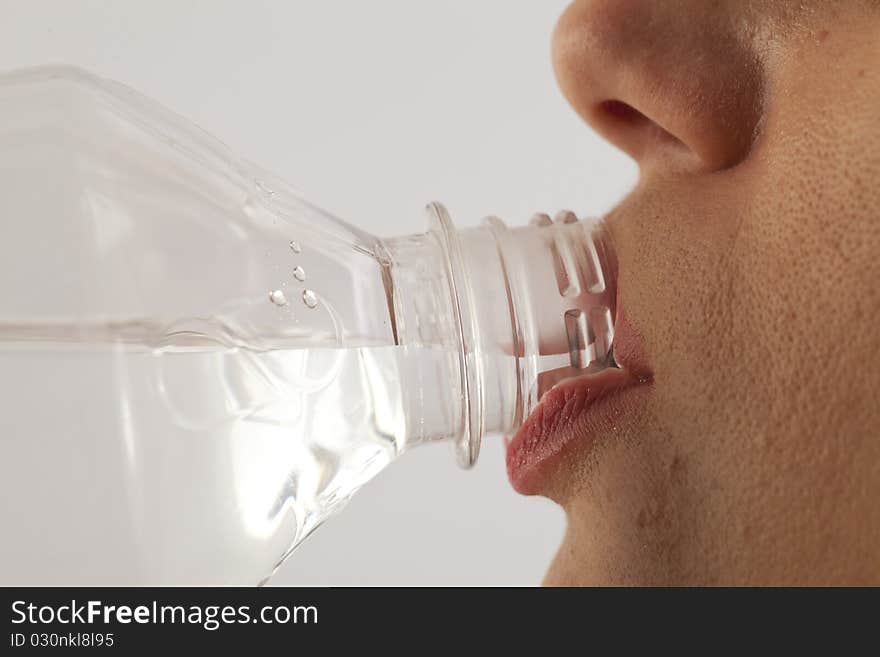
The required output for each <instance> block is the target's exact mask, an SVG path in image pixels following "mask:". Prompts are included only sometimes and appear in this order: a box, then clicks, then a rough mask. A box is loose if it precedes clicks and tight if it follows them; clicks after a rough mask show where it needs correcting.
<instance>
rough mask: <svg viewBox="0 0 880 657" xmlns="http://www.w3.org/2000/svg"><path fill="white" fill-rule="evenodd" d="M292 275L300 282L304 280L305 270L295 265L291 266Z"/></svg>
mask: <svg viewBox="0 0 880 657" xmlns="http://www.w3.org/2000/svg"><path fill="white" fill-rule="evenodd" d="M293 277H294V278H295V279H296V280H298V281H300V282H302V281H304V280H306V270H305V269H303V268H302V267H300V266H299V265H297V266H296V267H294V268H293Z"/></svg>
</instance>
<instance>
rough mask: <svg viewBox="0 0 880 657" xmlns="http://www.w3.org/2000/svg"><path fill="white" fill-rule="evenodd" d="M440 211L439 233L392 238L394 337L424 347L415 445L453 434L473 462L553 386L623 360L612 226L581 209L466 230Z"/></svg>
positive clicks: (410, 390)
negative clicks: (484, 443) (615, 350)
mask: <svg viewBox="0 0 880 657" xmlns="http://www.w3.org/2000/svg"><path fill="white" fill-rule="evenodd" d="M429 213H430V214H431V218H432V226H431V230H430V231H429V232H427V233H425V234H422V235H414V236H408V237H402V238H395V239H392V240H387V241H386V242H384V246H385V248H386V249H387V251H388V261H389V262H390V263H391V264H390V266H389V276H388V279H389V280H388V281H387V284H386V287H387V289H388V290H389V291H390V292H389V307H390V309H393V310H392V312H391V313H390V315H391V318H392V320H391V321H392V322H393V325H392V331H393V333H394V336H395V342H396V344H397V345H398V346H400V347H402V348H403V349H404V350H405V351H407V352H409V353H411V355H417V356H418V357H417V358H410V357H405V358H404V359H403V360H404V361H405V363H406V371H405V374H406V375H407V376H408V377H410V378H407V379H406V380H407V381H408V382H409V381H412V382H413V383H412V385H410V384H409V383H408V384H407V390H405V391H404V392H403V394H404V397H405V400H404V406H405V411H406V413H405V414H406V417H407V418H411V420H412V424H411V426H408V427H407V434H408V436H410V438H408V442H409V443H410V444H413V443H418V442H422V441H425V440H433V439H439V438H447V437H452V438H453V439H454V441H455V444H456V455H457V458H458V461H459V463H460V464H462V465H463V466H466V467H467V466H470V465H472V464H473V463H474V462H475V460H476V458H477V455H478V454H479V448H480V443H481V440H482V437H483V436H484V435H486V434H505V435H507V434H511V433H513V432H515V431H516V429H517V428H518V427H519V426H520V424H521V423H522V421H523V420H524V419H525V418H526V417H527V416H528V414H529V413H530V412H531V411H532V409H533V408H534V407H535V406H536V405H537V403H538V401H539V400H540V397H541V395H542V394H543V392H545V390H546V389H547V388H549V387H550V386H552V385H553V383H555V382H556V381H558V380H560V379H561V378H564V377H565V376H571V375H574V374H576V373H578V372H581V371H583V370H586V369H588V368H596V367H604V366H606V365H607V364H609V363H610V362H612V356H611V344H612V339H613V330H614V329H613V318H614V311H615V300H616V290H615V286H614V275H613V271H614V267H615V264H614V262H613V253H612V251H611V248H610V244H609V243H608V239H607V236H606V234H605V231H604V228H603V226H602V224H601V223H596V222H594V223H587V222H580V221H578V220H577V218H576V217H575V216H574V215H573V214H572V213H560V214H559V215H557V217H556V220H555V221H553V220H551V219H550V218H549V217H547V216H546V215H538V216H536V217H535V218H534V219H533V221H532V223H531V224H530V225H529V226H525V227H522V228H516V229H512V230H511V229H508V228H506V227H505V225H504V224H503V223H502V222H501V221H500V220H498V219H495V218H490V219H488V220H486V222H485V223H484V225H483V226H481V227H478V228H472V229H466V230H462V231H456V230H455V229H454V227H453V226H452V223H451V221H450V219H449V217H448V214H447V213H446V210H445V209H444V208H443V207H442V206H440V205H432V206H430V207H429ZM426 395H427V396H426ZM409 421H410V420H408V422H409Z"/></svg>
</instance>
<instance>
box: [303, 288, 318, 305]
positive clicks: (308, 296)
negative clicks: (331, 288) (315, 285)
mask: <svg viewBox="0 0 880 657" xmlns="http://www.w3.org/2000/svg"><path fill="white" fill-rule="evenodd" d="M303 303H304V304H306V305H307V306H308V307H309V308H314V307H315V306H317V305H318V297H317V296H315V293H314V292H312V291H311V290H303Z"/></svg>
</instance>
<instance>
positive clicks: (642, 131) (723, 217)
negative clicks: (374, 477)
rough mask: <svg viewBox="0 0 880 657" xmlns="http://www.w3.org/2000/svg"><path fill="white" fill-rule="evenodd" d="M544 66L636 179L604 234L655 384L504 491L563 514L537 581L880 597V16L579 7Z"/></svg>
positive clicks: (633, 341)
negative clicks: (878, 591) (722, 586)
mask: <svg viewBox="0 0 880 657" xmlns="http://www.w3.org/2000/svg"><path fill="white" fill-rule="evenodd" d="M554 59H555V65H556V71H557V75H558V78H559V82H560V86H561V87H562V90H563V92H564V93H565V95H566V96H567V97H568V99H569V100H570V102H571V104H572V105H573V107H574V108H575V110H576V111H577V112H578V113H579V114H580V115H581V116H582V117H583V118H584V119H585V120H586V121H587V122H588V123H589V124H590V125H591V126H592V127H593V128H594V129H596V130H597V131H599V132H600V133H601V134H603V135H604V136H605V137H607V138H608V139H609V140H610V141H612V142H613V143H614V144H616V145H617V146H619V147H620V148H622V149H623V150H625V151H626V152H627V153H629V154H630V155H631V156H632V157H633V158H635V159H636V160H637V161H638V163H639V165H640V168H641V180H640V182H639V184H638V186H637V188H636V189H635V190H634V191H633V192H632V193H631V194H630V195H629V197H627V198H626V199H625V200H624V201H623V203H622V204H621V205H620V206H619V207H618V208H617V209H616V210H615V211H614V212H613V213H612V214H611V216H610V217H609V226H610V230H611V233H612V235H613V238H614V241H615V244H616V246H617V257H618V260H619V281H618V287H619V292H618V293H619V309H618V318H617V322H618V331H619V333H620V334H621V335H623V334H626V336H627V344H626V345H623V348H622V349H621V352H620V353H619V354H618V356H619V360H620V361H622V365H623V366H624V367H626V366H627V359H628V358H629V357H631V358H633V359H634V360H638V361H639V362H640V366H643V369H645V370H647V373H648V374H650V378H651V382H650V383H649V384H647V385H645V386H641V387H640V389H643V392H642V391H640V392H639V393H638V394H633V395H632V396H633V399H637V402H633V403H632V404H629V405H627V404H623V405H621V408H630V409H631V412H621V413H619V414H618V415H617V416H616V417H614V421H613V423H612V424H610V425H609V424H608V423H604V424H603V423H597V422H595V421H593V420H592V419H591V417H590V404H589V403H586V404H580V406H579V407H578V408H577V412H573V413H567V414H566V415H565V416H564V418H563V421H559V422H556V423H555V424H554V425H553V431H556V432H560V433H565V434H566V435H567V436H568V437H569V438H570V439H569V440H568V441H567V442H566V447H565V449H563V450H561V451H560V452H559V453H558V454H557V455H556V456H554V457H552V458H550V459H548V460H547V461H546V462H545V463H544V464H543V465H542V466H541V468H539V469H538V471H536V472H533V473H531V474H530V475H529V476H527V477H521V478H520V481H519V482H518V487H519V488H520V490H522V492H526V493H537V494H542V495H546V496H548V497H550V498H552V499H554V500H555V501H557V502H558V503H560V504H561V505H562V506H563V507H564V508H565V510H566V513H567V517H568V531H567V534H566V537H565V540H564V543H563V545H562V547H561V548H560V550H559V553H558V554H557V556H556V559H555V561H554V563H553V565H552V567H551V569H550V571H549V573H548V575H547V580H546V581H547V583H549V584H583V583H592V584H609V583H640V584H661V583H701V584H709V583H775V584H787V583H788V584H791V583H798V584H807V583H860V582H873V583H875V584H876V583H880V550H878V549H877V546H878V545H880V504H878V500H880V325H878V323H877V322H878V319H880V3H878V2H876V1H873V0H872V1H869V0H864V1H861V0H851V1H847V2H831V1H827V2H824V1H821V0H811V1H806V2H804V1H800V0H797V1H795V0H791V1H782V0H780V1H777V2H763V1H757V0H756V1H747V0H717V1H715V2H706V1H705V0H679V1H677V2H654V1H653V0H577V1H576V2H574V3H573V4H572V5H571V7H569V9H568V10H567V11H566V13H565V15H564V16H563V17H562V19H561V21H560V23H559V26H558V29H557V31H556V34H555V38H554ZM628 352H629V353H628ZM633 354H636V355H633ZM631 392H632V390H623V391H621V392H620V395H621V396H625V395H627V394H630V393H631ZM612 394H613V393H612ZM600 426H601V427H604V429H605V430H602V431H600V430H598V428H597V427H600Z"/></svg>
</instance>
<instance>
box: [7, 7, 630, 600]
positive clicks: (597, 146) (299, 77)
mask: <svg viewBox="0 0 880 657" xmlns="http://www.w3.org/2000/svg"><path fill="white" fill-rule="evenodd" d="M565 5H566V2H564V1H563V0H518V1H517V2H512V1H511V0H444V1H442V2H441V1H439V0H371V1H369V2H363V1H360V0H287V1H281V0H278V1H276V2H266V1H256V0H238V1H236V2H231V1H227V2H220V1H217V0H212V1H208V0H161V1H160V0H143V1H140V2H135V1H134V0H128V1H125V2H121V1H120V2H109V1H104V2H99V1H84V0H55V1H54V2H53V1H48V0H20V1H16V0H0V69H3V70H8V69H13V68H18V67H22V66H31V65H37V64H49V63H55V64H75V65H79V66H82V67H85V68H87V69H90V70H92V71H93V72H95V73H98V74H100V75H104V76H107V77H111V78H114V79H117V80H119V81H121V82H125V83H127V84H129V85H130V86H133V87H134V88H136V89H138V90H140V91H142V92H143V93H145V94H146V95H148V96H152V97H153V98H155V99H156V100H158V101H160V102H161V103H163V104H165V105H167V106H168V107H170V108H172V109H174V110H176V111H177V112H179V113H180V114H183V115H184V116H186V117H188V118H190V119H192V120H193V121H195V122H196V123H197V124H199V125H201V126H202V127H203V128H205V129H207V130H208V131H209V132H212V133H214V134H215V135H217V136H219V137H220V138H221V139H223V140H224V141H226V142H227V143H228V144H229V145H230V146H232V148H233V149H234V150H236V151H238V152H239V153H241V154H242V155H244V156H245V157H247V158H248V159H250V160H253V161H255V162H257V163H259V164H261V165H263V166H265V167H267V168H268V169H270V170H273V171H275V172H276V173H277V174H278V175H279V176H280V177H282V178H284V179H286V180H288V181H289V182H291V183H293V184H294V186H296V187H298V188H299V189H301V190H302V191H303V192H304V193H305V194H306V196H308V197H309V198H310V199H311V200H312V201H314V202H317V203H318V204H319V205H322V206H324V207H326V208H327V209H329V210H331V211H332V212H334V213H335V214H337V215H339V216H341V217H343V218H345V219H347V220H348V221H350V222H353V223H356V224H358V225H360V226H362V227H364V228H366V229H367V230H370V231H372V232H374V233H378V234H381V235H391V234H396V233H406V232H418V231H420V230H421V229H422V227H423V225H424V218H423V216H422V207H423V205H424V204H425V203H426V202H427V201H430V200H435V199H436V200H442V201H443V202H445V203H446V204H447V205H448V207H449V208H450V210H451V212H452V215H453V218H454V219H455V221H456V222H457V223H458V224H460V225H468V224H475V223H477V222H479V220H480V219H481V218H482V217H483V216H485V215H487V214H497V215H499V216H501V217H503V218H504V219H505V220H506V221H507V222H508V223H511V224H518V223H523V222H525V221H526V220H527V219H528V217H529V216H530V215H531V214H532V213H533V212H535V211H539V210H542V211H548V212H551V213H552V212H553V211H555V210H558V209H560V208H562V207H570V208H572V209H574V210H576V211H577V212H578V213H580V214H587V215H589V214H600V213H602V212H605V211H607V210H608V209H609V208H610V206H611V205H612V204H613V203H614V202H615V201H616V200H618V199H619V198H620V197H621V196H622V195H623V194H624V193H625V192H626V191H627V190H628V189H629V187H630V186H631V185H632V184H633V182H634V180H635V176H636V171H635V166H634V165H633V164H632V163H631V162H630V161H629V160H627V159H626V158H624V156H622V155H621V154H619V153H617V152H616V151H614V150H613V149H611V148H610V147H609V146H608V145H606V144H604V143H603V142H601V141H600V140H599V139H598V138H596V137H595V136H594V135H593V134H592V133H591V132H590V131H589V130H588V129H587V128H586V127H584V126H583V124H582V123H581V122H580V121H579V119H578V118H577V117H576V116H575V115H574V113H573V112H572V111H571V110H570V109H569V108H568V106H567V105H566V104H565V101H564V100H563V99H562V97H561V95H560V94H559V92H558V91H557V89H556V87H555V83H554V79H553V73H552V68H551V65H550V54H549V50H550V47H549V44H550V34H551V31H552V29H553V25H554V23H555V21H556V18H557V17H558V16H559V14H560V13H561V11H562V10H563V9H564V7H565ZM563 530H564V518H563V515H562V512H561V511H560V510H559V509H558V508H556V507H554V506H553V505H552V504H550V503H549V502H547V501H546V500H543V499H535V498H530V499H526V498H522V497H519V496H517V495H516V494H515V493H513V491H512V490H511V489H510V486H509V485H508V483H507V481H506V476H505V471H504V454H503V446H502V443H501V440H500V439H489V440H487V441H485V442H484V446H483V453H482V456H481V459H480V462H479V463H478V464H477V466H476V468H475V469H474V470H472V471H470V472H464V471H460V470H458V469H457V468H456V466H455V465H454V462H453V457H452V453H451V450H450V448H449V447H448V446H444V445H437V446H431V447H424V448H420V449H418V450H415V451H413V452H411V453H409V454H406V455H404V456H403V457H402V458H401V459H400V460H399V461H398V462H397V463H395V464H393V465H392V466H391V467H389V468H388V469H387V470H386V471H385V472H384V473H382V474H381V475H379V477H378V478H377V479H376V480H374V481H373V482H372V483H371V484H369V485H368V486H367V487H366V488H365V489H364V490H362V491H361V492H360V493H359V494H358V495H357V496H356V497H355V499H354V500H353V501H352V502H351V503H350V504H349V506H348V507H347V509H346V510H345V511H343V512H342V514H341V515H339V516H337V517H335V518H333V519H331V520H330V521H329V522H327V523H326V524H325V525H324V527H322V528H321V529H319V530H318V532H317V533H316V534H315V535H313V536H312V537H311V538H309V539H308V540H307V541H306V542H305V543H304V544H303V545H302V546H301V547H300V548H299V549H298V551H297V552H296V553H295V554H294V555H293V557H292V558H290V559H289V560H288V561H287V563H285V564H284V565H283V566H282V568H281V569H280V571H279V572H278V574H277V575H276V577H275V578H274V580H273V583H275V584H379V585H381V584H401V585H408V584H480V585H483V584H485V585H491V584H501V585H504V584H537V583H539V582H540V581H541V577H542V575H543V573H544V570H545V569H546V567H547V564H548V563H549V561H550V559H551V558H552V555H553V553H554V551H555V549H556V546H557V545H558V543H559V540H560V538H561V536H562V533H563Z"/></svg>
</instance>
